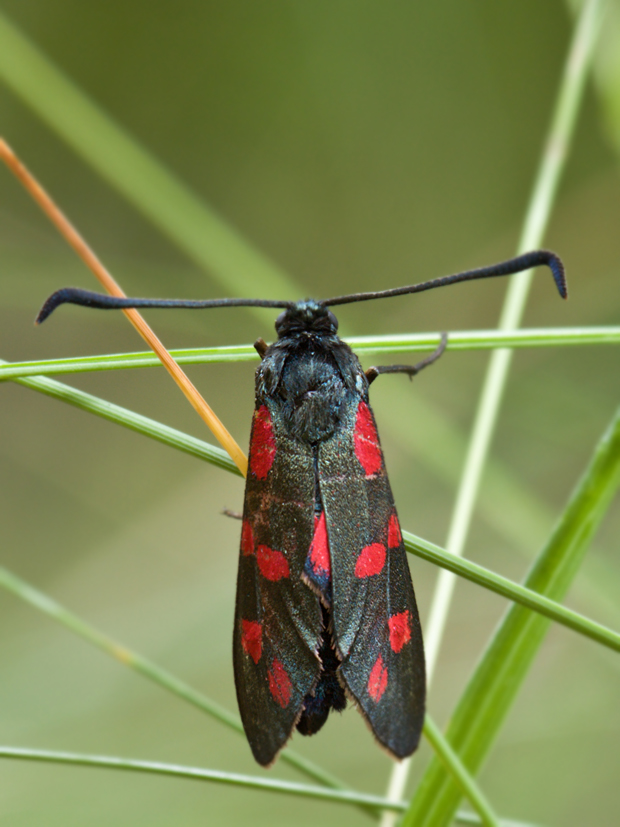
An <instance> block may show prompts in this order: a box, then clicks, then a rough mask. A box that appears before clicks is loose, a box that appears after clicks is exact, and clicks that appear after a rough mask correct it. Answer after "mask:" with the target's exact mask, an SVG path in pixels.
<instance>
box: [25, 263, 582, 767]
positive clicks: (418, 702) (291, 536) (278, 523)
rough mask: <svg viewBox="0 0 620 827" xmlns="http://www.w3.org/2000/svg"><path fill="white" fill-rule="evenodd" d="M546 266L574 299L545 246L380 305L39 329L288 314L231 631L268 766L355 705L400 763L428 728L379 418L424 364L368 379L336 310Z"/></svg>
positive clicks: (270, 383)
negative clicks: (384, 386) (390, 390)
mask: <svg viewBox="0 0 620 827" xmlns="http://www.w3.org/2000/svg"><path fill="white" fill-rule="evenodd" d="M538 265H547V266H548V267H549V268H550V269H551V272H552V274H553V278H554V280H555V283H556V286H557V288H558V291H559V293H560V295H561V296H562V297H564V298H565V297H566V282H565V278H564V268H563V266H562V263H561V261H560V259H559V258H558V257H557V256H556V255H554V254H553V253H550V252H548V251H546V250H538V251H534V252H530V253H526V254H524V255H521V256H518V257H517V258H513V259H510V260H509V261H505V262H501V263H500V264H496V265H492V266H490V267H484V268H480V269H477V270H469V271H466V272H463V273H457V274H455V275H451V276H445V277H444V278H438V279H434V280H432V281H428V282H423V283H421V284H417V285H411V286H408V287H401V288H396V289H394V290H385V291H382V292H378V293H358V294H353V295H348V296H339V297H336V298H332V299H325V300H323V301H314V300H306V301H300V302H297V303H293V302H280V301H270V300H261V299H216V300H205V301H185V300H182V299H181V300H177V299H163V300H160V299H132V298H116V297H113V296H103V295H100V294H97V293H91V292H89V291H84V290H79V289H75V288H65V289H63V290H59V291H57V292H56V293H54V294H53V295H52V296H50V298H49V299H48V300H47V301H46V303H45V305H44V306H43V308H42V310H41V312H40V314H39V316H38V319H37V321H38V322H42V321H43V320H44V319H46V318H47V316H49V314H50V313H52V311H53V310H54V309H55V308H56V307H57V306H58V305H60V304H63V303H66V302H69V303H72V304H79V305H85V306H88V307H96V308H103V309H111V308H138V307H185V308H206V307H231V306H233V307H234V306H236V307H240V306H243V307H247V306H252V307H277V308H283V312H282V313H281V314H280V316H279V317H278V319H277V321H276V331H277V334H278V339H277V341H276V342H275V343H274V344H272V345H270V346H267V345H266V343H265V342H264V341H263V340H262V339H259V340H258V341H257V342H256V344H255V347H256V350H257V351H258V353H259V355H260V357H261V363H260V365H259V367H258V369H257V371H256V408H255V411H254V418H253V422H252V432H251V437H250V455H249V469H248V475H247V481H246V489H245V501H244V510H243V523H242V530H241V550H240V555H239V573H238V578H237V601H236V609H235V628H234V635H233V658H234V671H235V685H236V688H237V698H238V702H239V709H240V712H241V718H242V720H243V726H244V728H245V732H246V735H247V738H248V741H249V743H250V746H251V748H252V752H253V754H254V757H255V758H256V760H257V761H258V762H259V763H260V764H262V765H264V766H268V765H269V764H271V763H272V762H273V761H274V760H275V758H276V756H277V754H278V752H279V751H280V750H281V749H282V747H283V746H284V745H285V743H286V742H287V740H288V739H289V738H290V736H291V734H292V732H293V729H294V728H295V727H296V728H297V729H298V730H299V732H301V733H302V734H303V735H312V734H314V733H315V732H318V730H319V729H320V728H321V727H322V726H323V724H324V723H325V721H326V719H327V716H328V714H329V712H330V710H332V709H335V710H338V711H340V710H342V709H344V708H345V706H346V702H347V698H350V699H351V700H352V701H353V703H354V704H355V705H356V706H357V708H358V709H359V710H360V712H361V714H362V716H363V717H364V718H365V720H366V721H367V722H368V724H369V725H370V728H371V729H372V731H373V733H374V735H375V737H376V738H377V740H378V741H379V743H380V744H381V745H382V746H383V747H385V749H386V750H387V751H388V752H389V753H390V754H391V755H392V756H393V757H395V758H399V759H400V758H404V757H405V756H407V755H411V753H412V752H413V751H414V750H415V749H416V747H417V745H418V741H419V738H420V733H421V730H422V725H423V721H424V708H425V691H426V690H425V674H424V671H425V670H424V650H423V645H422V632H421V628H420V620H419V617H418V610H417V608H416V602H415V596H414V593H413V586H412V583H411V576H410V574H409V567H408V563H407V558H406V553H405V548H404V545H403V541H402V537H401V532H400V527H399V522H398V517H397V514H396V509H395V507H394V499H393V497H392V492H391V489H390V484H389V481H388V478H387V474H386V470H385V463H384V459H383V453H382V451H381V446H380V443H379V437H378V435H377V428H376V425H375V420H374V416H373V413H372V410H371V408H370V405H369V400H368V388H369V385H370V383H371V382H372V381H373V380H374V379H376V377H377V376H379V375H380V374H382V373H405V374H408V375H409V376H414V375H415V374H416V373H418V372H419V371H420V370H421V369H422V368H423V367H426V366H427V365H429V364H431V363H432V362H433V361H435V360H436V359H437V358H438V357H439V356H440V355H441V353H442V352H443V349H444V348H445V344H446V337H445V335H444V336H443V337H442V342H441V344H440V346H439V348H438V349H437V350H436V351H435V353H434V354H432V355H431V356H430V357H428V358H427V359H425V360H424V361H422V362H420V363H418V364H417V365H390V366H382V367H372V368H369V369H368V370H367V371H366V372H364V371H363V370H362V367H361V365H360V363H359V360H358V358H357V356H356V355H355V354H354V353H353V351H352V350H351V349H350V347H349V346H348V345H347V344H346V343H345V342H343V341H342V340H341V339H340V338H339V337H338V335H337V330H338V321H337V319H336V317H335V316H334V314H333V313H332V311H331V310H330V309H329V308H330V307H333V306H335V305H339V304H346V303H350V302H357V301H366V300H368V299H378V298H387V297H390V296H398V295H403V294H407V293H417V292H422V291H424V290H429V289H432V288H434V287H440V286H443V285H447V284H454V283H456V282H460V281H468V280H472V279H482V278H490V277H494V276H503V275H510V274H512V273H517V272H520V271H523V270H528V269H530V268H531V267H535V266H538Z"/></svg>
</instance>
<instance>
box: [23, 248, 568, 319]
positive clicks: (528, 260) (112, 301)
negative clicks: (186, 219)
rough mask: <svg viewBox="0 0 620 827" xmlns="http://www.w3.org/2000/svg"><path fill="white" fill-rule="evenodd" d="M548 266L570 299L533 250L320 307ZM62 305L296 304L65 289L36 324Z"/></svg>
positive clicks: (557, 263) (560, 273) (554, 263)
mask: <svg viewBox="0 0 620 827" xmlns="http://www.w3.org/2000/svg"><path fill="white" fill-rule="evenodd" d="M540 265H546V266H547V267H549V269H550V270H551V273H552V275H553V280H554V281H555V284H556V287H557V288H558V292H559V294H560V296H562V298H563V299H565V298H566V297H567V295H568V292H567V289H566V278H565V275H564V265H563V264H562V261H561V260H560V258H559V257H558V256H556V254H555V253H551V252H549V250H533V251H532V252H530V253H524V254H523V255H521V256H517V257H516V258H511V259H508V261H501V262H500V263H499V264H491V265H490V266H489V267H479V268H478V269H476V270H465V271H463V272H462V273H454V274H453V275H451V276H442V277H441V278H438V279H432V280H431V281H423V282H420V284H411V285H409V286H408V287H395V288H394V289H392V290H381V291H379V292H376V293H351V294H350V295H348V296H336V297H335V298H333V299H323V300H322V301H320V302H318V304H320V305H322V306H323V307H334V306H335V305H338V304H350V303H351V302H363V301H369V300H370V299H387V298H390V297H391V296H404V295H406V294H408V293H422V292H424V291H425V290H433V289H434V288H435V287H444V286H445V285H447V284H456V283H457V282H460V281H473V280H474V279H488V278H494V277H495V276H510V275H512V274H513V273H520V272H522V271H523V270H529V269H531V268H532V267H539V266H540ZM61 304H79V305H82V306H83V307H96V308H99V309H100V310H122V309H127V308H131V307H183V308H206V307H276V308H284V309H288V308H292V307H294V306H295V302H287V301H275V300H271V299H204V300H196V301H192V300H188V299H132V298H119V297H117V296H108V295H105V294H103V293H93V292H91V291H90V290H81V289H80V288H78V287H64V288H62V289H61V290H57V291H56V292H55V293H52V295H51V296H50V297H49V299H47V301H46V302H45V304H44V305H43V307H42V308H41V310H40V311H39V315H38V316H37V318H36V324H41V322H44V321H45V320H46V319H47V317H48V316H49V315H50V314H51V313H53V312H54V310H55V309H56V308H57V307H59V305H61Z"/></svg>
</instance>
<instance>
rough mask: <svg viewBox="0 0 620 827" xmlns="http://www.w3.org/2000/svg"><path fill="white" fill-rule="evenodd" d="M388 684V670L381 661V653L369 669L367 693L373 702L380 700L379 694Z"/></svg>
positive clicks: (380, 694)
mask: <svg viewBox="0 0 620 827" xmlns="http://www.w3.org/2000/svg"><path fill="white" fill-rule="evenodd" d="M387 685H388V670H387V666H385V665H384V663H383V658H382V657H381V655H379V657H378V658H377V660H376V661H375V665H374V666H373V667H372V669H371V670H370V677H369V678H368V694H369V695H370V697H371V698H372V699H373V701H374V702H375V703H378V702H379V701H380V700H381V696H382V695H383V693H384V692H385V690H386V689H387Z"/></svg>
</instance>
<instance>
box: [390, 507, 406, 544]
mask: <svg viewBox="0 0 620 827" xmlns="http://www.w3.org/2000/svg"><path fill="white" fill-rule="evenodd" d="M402 539H403V538H402V535H401V533H400V526H399V525H398V517H397V516H396V512H392V516H391V517H390V524H389V526H388V548H398V547H399V545H400V544H401V542H402Z"/></svg>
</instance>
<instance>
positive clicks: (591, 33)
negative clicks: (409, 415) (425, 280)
mask: <svg viewBox="0 0 620 827" xmlns="http://www.w3.org/2000/svg"><path fill="white" fill-rule="evenodd" d="M602 10H603V2H602V0H586V2H585V3H584V4H583V6H582V9H581V13H580V15H579V19H578V20H577V23H576V25H575V28H574V31H573V37H572V41H571V44H570V47H569V50H568V53H567V58H566V62H565V65H564V71H563V76H562V79H561V81H560V88H559V91H558V96H557V99H556V103H555V107H554V112H553V116H552V119H551V126H550V129H549V134H548V137H547V141H546V144H545V147H544V149H543V153H542V157H541V160H540V165H539V169H538V173H537V175H536V178H535V183H534V188H533V191H532V195H531V198H530V202H529V205H528V208H527V210H526V214H525V221H524V225H523V230H522V233H521V238H520V240H519V244H518V246H517V255H518V254H520V253H522V252H524V251H526V250H529V249H533V248H536V247H539V246H540V245H541V242H542V239H543V236H544V233H545V230H546V227H547V224H548V221H549V216H550V214H551V207H552V204H553V201H554V199H555V195H556V193H557V189H558V184H559V181H560V176H561V174H562V172H563V170H564V167H565V161H566V157H567V155H568V150H569V146H570V142H571V139H572V137H573V134H574V127H575V123H576V119H577V113H578V111H579V107H580V104H581V101H582V98H583V89H584V86H585V81H586V77H587V75H588V70H589V67H590V61H591V58H592V53H593V49H594V44H595V42H596V37H597V34H598V31H599V28H600V24H601V17H602ZM531 279H532V273H531V271H529V272H525V273H519V274H517V275H516V276H515V277H514V278H513V279H512V280H511V282H510V284H509V285H508V287H507V290H506V298H505V300H504V306H503V309H502V312H501V316H500V320H499V324H498V327H499V329H500V330H514V329H515V328H517V327H518V326H519V324H520V321H521V317H522V315H523V311H524V308H525V302H526V300H527V296H528V293H529V288H530V284H531ZM511 360H512V351H510V350H507V349H503V348H502V349H500V350H497V351H495V352H494V353H493V354H492V356H491V359H490V361H489V366H488V369H487V373H486V377H485V380H484V384H483V388H482V392H481V395H480V400H479V403H478V410H477V413H476V417H475V421H474V426H473V430H472V436H471V440H470V443H469V449H468V453H467V457H466V460H465V465H464V468H463V474H462V477H461V481H460V484H459V487H458V491H457V495H456V501H455V506H454V511H453V514H452V519H451V522H450V527H449V530H448V539H447V542H446V548H447V550H448V551H449V552H450V553H452V554H455V555H457V556H460V555H461V554H462V553H463V550H464V547H465V543H466V540H467V536H468V533H469V526H470V523H471V518H472V514H473V509H474V504H475V501H476V496H477V492H478V488H479V485H480V479H481V477H482V470H483V468H484V464H485V460H486V457H487V454H488V451H489V447H490V445H491V440H492V438H493V434H494V433H495V426H496V422H497V418H498V414H499V408H500V404H501V400H502V397H503V393H504V388H505V385H506V380H507V377H508V371H509V369H510V364H511ZM455 585H456V577H455V575H454V574H452V573H451V572H447V571H441V572H440V573H439V575H438V578H437V584H436V587H435V592H434V595H433V599H432V602H431V609H430V614H429V618H428V621H427V623H426V627H425V652H426V663H427V675H428V683H429V686H430V684H431V682H432V678H433V674H434V671H435V665H436V663H437V658H438V655H439V649H440V646H441V641H442V639H443V633H444V630H445V626H446V621H447V617H448V613H449V610H450V606H451V603H452V596H453V593H454V588H455ZM409 764H410V761H407V762H402V764H400V765H399V766H398V767H396V768H395V769H394V770H393V772H392V777H391V779H390V782H389V784H388V792H387V797H388V798H390V799H396V798H402V796H403V791H404V789H405V785H406V783H407V777H408V773H409ZM394 824H395V818H394V816H393V815H392V814H390V813H386V815H385V817H384V818H383V820H382V827H393V825H394Z"/></svg>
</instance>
